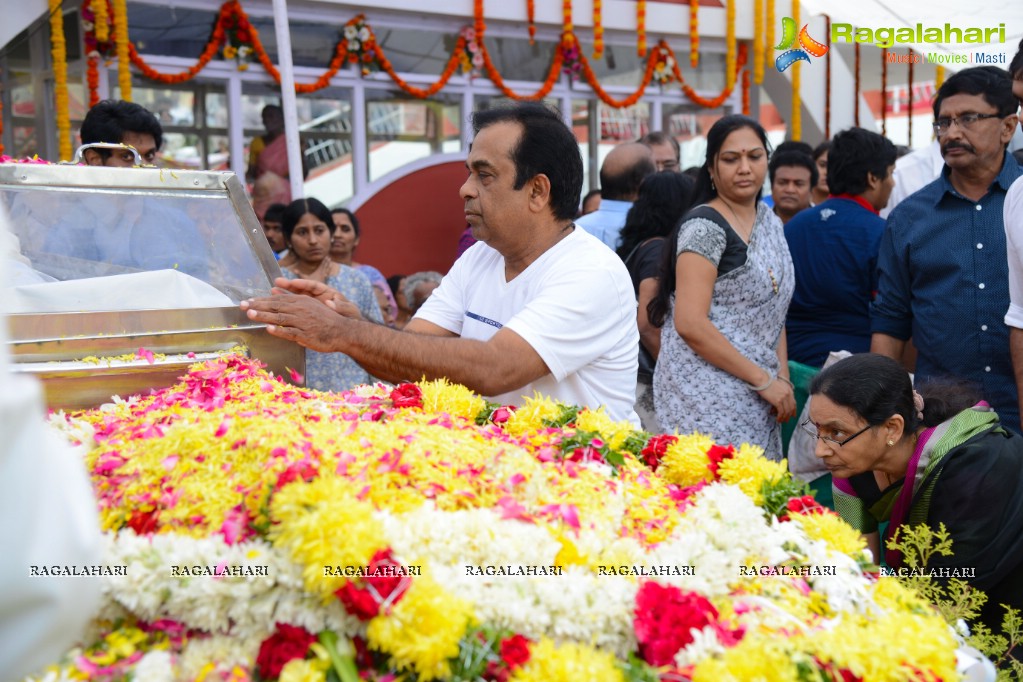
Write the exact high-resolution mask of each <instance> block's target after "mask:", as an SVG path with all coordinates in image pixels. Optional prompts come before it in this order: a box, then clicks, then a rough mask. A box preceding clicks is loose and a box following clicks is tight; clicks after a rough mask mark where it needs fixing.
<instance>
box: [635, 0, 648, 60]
mask: <svg viewBox="0 0 1023 682" xmlns="http://www.w3.org/2000/svg"><path fill="white" fill-rule="evenodd" d="M636 54H638V55H639V56H640V57H645V56H646V0H636Z"/></svg>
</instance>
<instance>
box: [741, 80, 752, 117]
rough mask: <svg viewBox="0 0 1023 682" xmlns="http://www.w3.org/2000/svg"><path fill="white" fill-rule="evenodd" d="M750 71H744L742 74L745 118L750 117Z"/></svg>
mask: <svg viewBox="0 0 1023 682" xmlns="http://www.w3.org/2000/svg"><path fill="white" fill-rule="evenodd" d="M749 81H750V77H749V69H744V70H743V72H742V114H743V116H749V115H750V101H749Z"/></svg>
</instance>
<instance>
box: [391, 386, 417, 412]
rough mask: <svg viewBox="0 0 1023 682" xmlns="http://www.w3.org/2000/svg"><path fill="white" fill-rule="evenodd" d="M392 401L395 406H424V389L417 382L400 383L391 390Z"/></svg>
mask: <svg viewBox="0 0 1023 682" xmlns="http://www.w3.org/2000/svg"><path fill="white" fill-rule="evenodd" d="M391 403H392V404H393V405H394V406H395V407H422V406H423V391H422V389H420V388H419V387H418V386H416V385H415V384H398V385H397V386H395V387H394V389H393V390H392V391H391Z"/></svg>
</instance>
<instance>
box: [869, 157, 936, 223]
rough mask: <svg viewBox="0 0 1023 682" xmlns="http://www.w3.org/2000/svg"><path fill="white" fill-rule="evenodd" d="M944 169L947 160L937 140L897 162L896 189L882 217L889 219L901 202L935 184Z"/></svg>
mask: <svg viewBox="0 0 1023 682" xmlns="http://www.w3.org/2000/svg"><path fill="white" fill-rule="evenodd" d="M944 167H945V159H943V158H942V157H941V146H940V145H939V144H938V141H937V140H934V141H933V142H931V143H930V144H929V145H927V146H926V147H924V148H922V149H917V150H916V151H915V152H912V153H910V154H906V155H905V156H903V157H902V158H900V159H898V160H896V161H895V172H893V173H892V176H893V177H894V178H895V187H893V188H892V193H891V195H890V196H889V197H888V205H887V206H885V207H884V208H883V209H881V217H882V218H885V219H887V218H888V214H889V213H891V212H892V209H893V208H895V207H896V206H898V204H899V202H900V201H902V200H903V199H905V198H906V197H908V196H909V195H910V194H912V193H914V192H916V191H917V190H918V189H921V188H922V187H923V186H924V185H927V184H930V183H931V182H934V180H935V179H936V178H937V177H938V176H939V175H940V174H941V169H942V168H944Z"/></svg>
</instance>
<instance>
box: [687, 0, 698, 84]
mask: <svg viewBox="0 0 1023 682" xmlns="http://www.w3.org/2000/svg"><path fill="white" fill-rule="evenodd" d="M699 65H700V0H689V66H691V67H693V68H694V69H695V68H696V67H697V66H699Z"/></svg>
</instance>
